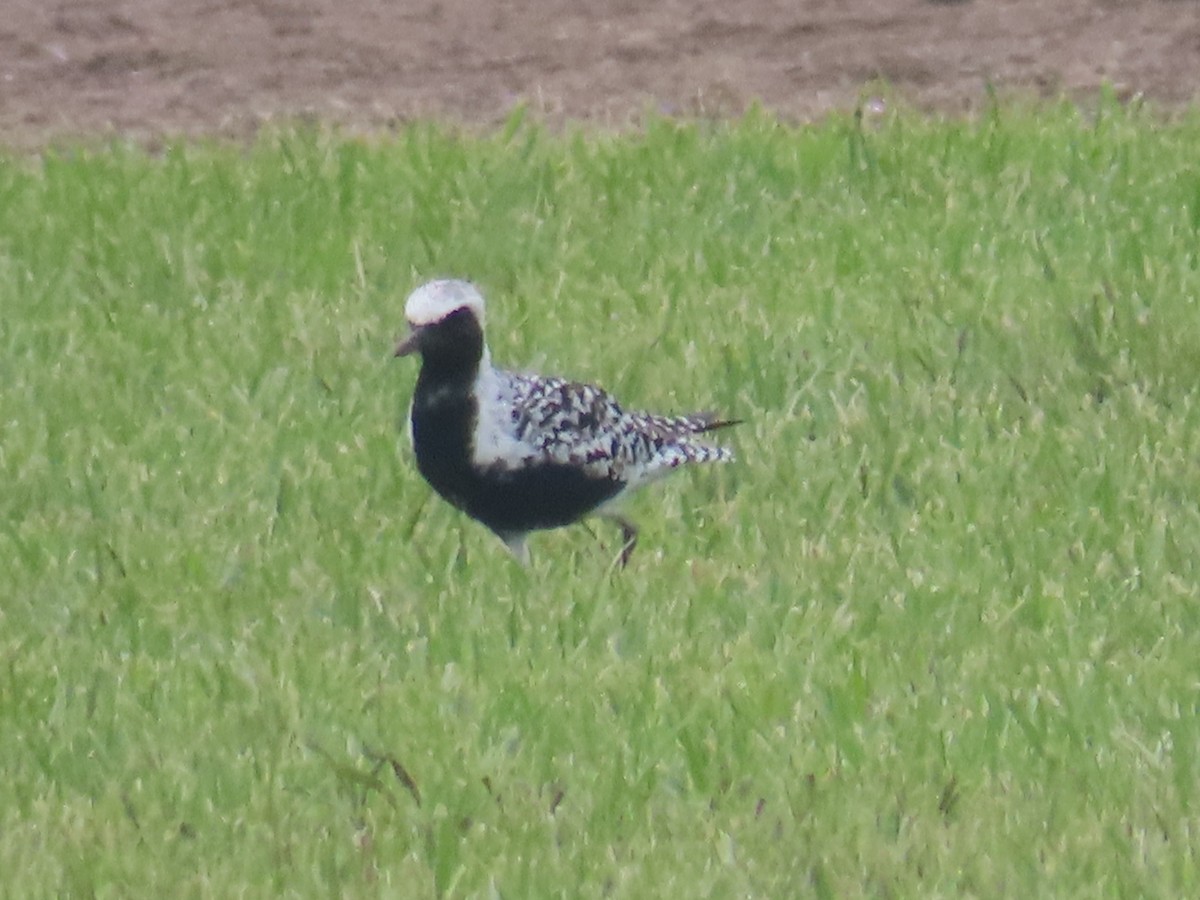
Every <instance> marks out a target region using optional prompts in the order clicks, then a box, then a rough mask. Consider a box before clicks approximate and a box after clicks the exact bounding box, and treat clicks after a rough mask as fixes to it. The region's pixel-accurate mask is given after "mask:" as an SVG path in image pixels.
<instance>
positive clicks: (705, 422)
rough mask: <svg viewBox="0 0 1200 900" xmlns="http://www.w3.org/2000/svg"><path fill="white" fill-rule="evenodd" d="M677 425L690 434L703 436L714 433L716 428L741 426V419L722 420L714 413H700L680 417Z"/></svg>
mask: <svg viewBox="0 0 1200 900" xmlns="http://www.w3.org/2000/svg"><path fill="white" fill-rule="evenodd" d="M678 421H679V423H680V424H681V425H683V426H684V428H685V429H686V430H687V431H689V432H690V433H692V434H704V433H705V432H706V431H716V430H717V429H718V428H730V427H732V426H734V425H741V424H742V422H743V421H744V420H743V419H723V418H721V417H720V416H718V415H717V414H716V413H712V412H702V413H695V414H693V415H690V416H680V418H679V420H678Z"/></svg>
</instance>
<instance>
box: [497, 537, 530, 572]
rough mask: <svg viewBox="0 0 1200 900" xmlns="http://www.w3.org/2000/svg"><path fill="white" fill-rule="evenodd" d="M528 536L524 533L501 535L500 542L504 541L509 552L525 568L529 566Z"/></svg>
mask: <svg viewBox="0 0 1200 900" xmlns="http://www.w3.org/2000/svg"><path fill="white" fill-rule="evenodd" d="M528 536H529V535H527V534H524V533H516V534H502V535H500V540H502V541H504V546H506V547H507V548H508V552H509V553H511V554H512V555H513V557H514V558H515V559H516V561H517V562H519V563H520V564H521V565H523V566H527V565H529V546H528V545H527V544H526V543H525V539H526V538H527V537H528Z"/></svg>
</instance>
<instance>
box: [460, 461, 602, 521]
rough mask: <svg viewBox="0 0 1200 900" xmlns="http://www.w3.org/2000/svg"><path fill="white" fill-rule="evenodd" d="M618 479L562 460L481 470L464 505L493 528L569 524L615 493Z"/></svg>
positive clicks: (468, 510)
mask: <svg viewBox="0 0 1200 900" xmlns="http://www.w3.org/2000/svg"><path fill="white" fill-rule="evenodd" d="M620 489H621V484H620V482H617V481H613V480H612V479H611V478H595V477H589V476H588V475H587V474H585V473H584V472H583V471H581V470H580V469H577V468H575V467H573V466H564V465H550V464H546V465H540V466H534V467H532V468H527V469H520V470H517V471H508V472H497V471H491V472H486V471H485V472H480V473H477V475H476V480H475V487H474V490H473V493H472V497H471V498H470V502H469V504H468V506H467V507H466V510H467V512H468V513H470V514H471V515H472V516H474V517H475V518H477V519H479V521H481V522H483V523H484V524H485V525H487V526H488V527H489V528H491V529H492V530H493V531H496V532H499V533H500V534H504V533H513V532H523V531H535V530H537V529H541V528H558V527H560V526H563V525H570V524H571V523H572V522H575V521H577V520H578V519H580V518H581V517H583V516H585V515H587V514H588V513H589V512H591V511H592V510H593V509H595V508H596V507H597V506H599V505H600V504H601V503H603V502H604V501H605V500H608V499H609V498H611V497H613V496H614V495H616V493H617V492H618V491H619V490H620Z"/></svg>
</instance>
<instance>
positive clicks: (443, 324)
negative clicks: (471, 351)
mask: <svg viewBox="0 0 1200 900" xmlns="http://www.w3.org/2000/svg"><path fill="white" fill-rule="evenodd" d="M404 317H405V319H407V320H408V328H409V333H408V334H407V335H406V336H405V337H404V338H403V339H402V340H401V341H400V342H399V343H398V344H397V345H396V356H408V355H409V354H410V353H421V354H424V355H426V356H428V355H429V353H430V351H434V352H436V351H437V350H438V349H439V347H441V348H445V349H449V348H450V347H452V346H455V345H457V346H458V347H461V348H462V349H467V348H466V347H463V344H464V343H467V344H474V343H478V344H479V346H480V349H482V344H483V295H482V294H480V293H479V291H478V289H477V288H476V287H475V285H473V284H471V283H470V282H468V281H459V280H456V279H449V278H447V279H441V280H438V281H430V282H427V283H425V284H423V285H421V286H420V287H419V288H417V289H416V290H415V291H413V292H412V293H411V294H409V295H408V300H407V301H405V303H404Z"/></svg>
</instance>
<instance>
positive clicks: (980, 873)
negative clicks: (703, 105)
mask: <svg viewBox="0 0 1200 900" xmlns="http://www.w3.org/2000/svg"><path fill="white" fill-rule="evenodd" d="M1197 146H1200V117H1198V116H1197V115H1194V114H1193V115H1188V116H1184V117H1183V118H1181V119H1179V120H1176V121H1173V122H1169V123H1164V122H1162V121H1159V120H1156V119H1155V118H1154V117H1152V116H1151V115H1149V114H1147V113H1145V112H1142V111H1138V110H1125V109H1122V108H1119V107H1118V106H1117V105H1116V104H1115V103H1113V102H1111V101H1109V102H1105V103H1102V104H1101V105H1100V107H1099V109H1098V111H1096V112H1093V113H1087V114H1084V113H1081V112H1079V111H1077V110H1075V109H1073V108H1069V107H1065V106H1064V107H1049V108H1045V107H1044V108H1039V109H1033V110H1026V109H1018V108H1001V109H998V110H996V111H995V112H994V114H993V115H991V116H988V117H985V118H984V119H982V120H981V121H978V122H974V123H967V122H958V121H951V122H944V121H933V120H928V119H923V118H920V117H916V116H912V115H908V114H901V115H898V116H896V117H894V118H888V119H886V120H884V121H881V122H877V123H874V124H869V125H867V126H864V127H860V126H858V125H857V124H856V123H855V121H854V120H853V119H852V118H845V119H834V120H831V121H829V122H827V123H824V124H820V125H817V126H812V127H808V128H790V127H784V126H781V125H779V124H777V123H775V122H773V121H771V120H770V119H769V118H767V117H766V116H762V115H757V114H755V115H752V116H750V117H749V118H747V119H746V120H744V121H740V122H737V123H732V124H728V125H724V124H718V125H706V124H679V123H673V122H670V121H653V122H650V123H648V124H647V126H646V128H645V130H644V131H643V132H641V133H639V134H626V135H607V134H595V133H588V132H571V133H567V134H562V135H555V134H551V133H547V132H545V131H542V130H540V129H538V128H536V127H531V126H529V125H527V124H524V123H522V122H521V121H520V120H519V119H514V120H513V122H512V123H511V124H510V127H509V128H507V129H505V130H504V131H503V132H500V133H495V134H491V135H485V136H467V135H460V134H456V133H454V132H452V131H450V130H447V129H443V128H439V127H435V126H415V127H412V128H406V129H404V130H401V131H400V132H398V133H396V134H395V135H392V136H378V137H372V138H368V139H358V138H352V137H348V136H340V135H337V134H330V133H312V132H300V133H284V134H276V135H268V136H264V137H263V138H261V139H260V140H259V141H258V142H256V143H255V144H253V145H252V146H250V147H233V146H227V145H219V144H213V145H207V144H185V145H179V146H173V147H170V148H168V149H166V150H165V151H164V152H162V153H161V154H158V155H150V154H147V153H145V152H143V151H140V150H137V149H133V148H129V147H124V146H113V147H106V148H99V149H96V148H93V149H68V150H60V151H57V152H47V153H46V154H44V155H43V156H41V157H39V158H37V159H32V160H30V159H20V158H16V157H9V158H8V159H7V160H6V161H3V162H0V382H2V384H3V390H2V391H0V484H2V485H3V487H2V488H0V561H2V563H3V569H4V578H3V588H2V589H0V871H2V872H4V882H5V885H4V890H5V891H8V892H11V895H12V896H21V897H37V896H55V895H58V896H63V895H84V896H101V897H120V896H167V895H171V896H177V895H178V896H212V897H224V896H272V895H279V894H286V895H294V896H315V895H326V896H330V895H332V896H375V895H383V896H403V897H434V896H443V895H444V896H453V897H459V896H489V895H490V896H504V897H542V896H565V897H577V896H582V897H599V896H614V897H655V896H657V897H707V896H712V897H730V896H762V897H785V896H818V897H821V896H826V897H847V896H859V895H870V896H879V895H882V896H901V897H931V896H962V895H976V896H1001V895H1009V896H1012V895H1020V894H1028V895H1031V896H1033V895H1037V896H1046V895H1056V896H1063V897H1067V896H1079V897H1095V896H1098V895H1100V896H1129V895H1148V896H1189V895H1195V894H1196V893H1197V892H1198V890H1200V861H1198V859H1197V852H1198V850H1197V848H1198V847H1200V835H1198V831H1200V814H1198V813H1197V812H1196V809H1197V803H1198V801H1200V798H1198V797H1197V793H1198V790H1200V771H1198V769H1197V759H1196V755H1197V747H1198V746H1200V724H1198V723H1200V716H1198V713H1200V681H1198V679H1197V672H1198V667H1197V660H1200V579H1198V571H1197V570H1198V565H1197V547H1200V397H1198V394H1197V385H1198V384H1200V301H1198V297H1200V250H1198V248H1200V170H1197V167H1196V164H1195V159H1196V149H1195V148H1196V147H1197ZM434 275H457V276H468V277H471V278H473V279H475V280H476V281H477V282H478V283H479V284H480V285H481V286H482V287H483V288H484V289H485V291H486V292H487V293H488V296H489V297H490V299H491V306H490V326H491V327H490V335H491V344H492V350H493V354H494V356H495V358H496V359H497V360H499V361H501V362H503V363H506V364H509V365H515V366H519V367H532V368H540V369H544V370H547V371H552V372H556V373H560V374H566V375H570V376H574V377H579V378H587V379H594V380H598V381H600V382H601V383H603V384H605V385H606V386H607V387H609V388H611V389H612V390H613V391H614V392H615V393H617V394H618V395H619V396H620V397H621V398H622V399H623V400H625V402H626V404H627V405H628V406H631V407H635V408H636V407H643V408H650V409H655V410H660V409H661V410H663V411H667V410H678V411H689V410H691V409H709V408H711V409H719V410H722V411H726V412H729V413H732V414H735V415H738V416H741V417H744V418H745V419H746V420H747V422H746V424H745V425H743V426H741V428H739V429H738V430H736V431H735V432H733V433H730V434H729V440H730V441H731V442H732V443H733V444H735V445H736V447H737V448H738V450H739V453H740V461H739V463H738V464H737V465H735V466H730V467H720V468H715V469H712V470H707V471H697V472H693V473H690V474H684V475H679V476H676V477H674V478H673V479H671V480H670V481H668V482H667V483H664V484H662V485H659V486H657V487H656V488H655V489H653V490H651V491H648V492H647V493H645V494H644V495H642V496H641V497H639V498H638V499H637V500H636V501H635V502H634V503H633V504H632V507H631V509H630V511H631V513H632V514H633V515H634V517H635V518H637V519H638V520H639V521H640V522H641V524H642V544H641V546H640V548H639V552H638V555H636V556H635V557H634V562H633V564H632V565H631V567H630V568H629V569H628V570H626V571H625V572H622V573H617V574H615V575H612V574H610V566H611V563H612V559H613V556H614V555H615V553H616V550H617V546H616V544H617V536H616V533H615V530H613V529H610V528H609V527H607V526H605V525H604V524H603V523H601V524H598V525H596V526H595V527H594V528H593V529H592V532H593V533H591V534H589V532H588V531H587V530H586V529H584V528H575V529H569V530H566V531H559V532H554V533H549V534H545V535H541V536H538V537H535V539H534V541H533V542H532V551H533V557H534V558H533V564H532V566H531V568H530V569H528V570H523V569H521V568H519V567H518V566H517V565H516V564H515V563H514V562H513V561H512V560H511V559H510V558H509V557H508V556H507V554H506V553H505V551H504V549H503V547H502V546H501V545H500V544H499V543H498V542H497V541H496V540H495V539H494V538H492V537H491V536H490V535H489V534H488V533H487V532H486V531H485V530H484V529H483V528H481V527H480V526H477V525H474V524H473V523H470V522H468V521H467V520H465V519H464V518H463V517H462V516H460V515H458V514H457V513H455V512H453V511H452V510H450V509H449V508H448V507H447V506H446V505H445V504H443V503H441V502H440V501H436V500H434V499H431V497H430V492H429V490H428V489H427V488H426V486H425V485H424V484H423V483H422V481H421V480H420V478H419V477H418V475H417V474H416V472H415V469H414V466H413V463H412V458H411V453H410V451H409V449H408V447H407V446H406V445H405V442H404V441H403V439H402V434H401V432H400V431H399V430H398V428H397V425H398V422H399V421H400V419H401V417H402V414H403V411H404V409H405V408H406V406H407V402H408V397H409V393H410V391H411V388H412V384H413V381H414V378H415V374H416V373H415V365H414V364H413V363H412V361H409V360H405V361H398V362H397V361H392V360H391V359H390V349H391V346H392V340H393V338H394V336H395V335H397V334H398V333H399V332H400V331H401V326H402V308H403V300H404V297H405V295H406V293H407V292H408V290H410V289H411V288H412V287H413V286H414V285H415V284H416V283H418V282H419V281H421V280H423V279H425V278H427V277H431V276H434Z"/></svg>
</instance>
